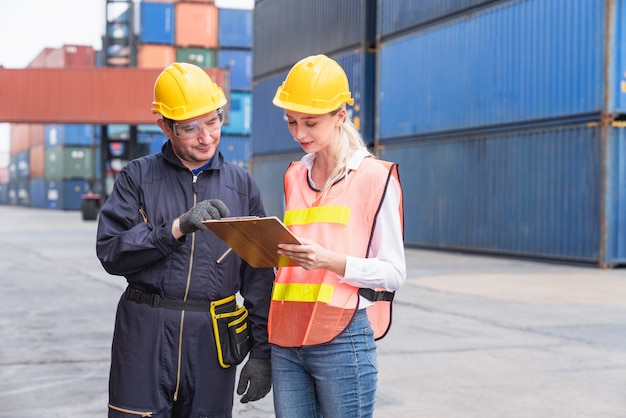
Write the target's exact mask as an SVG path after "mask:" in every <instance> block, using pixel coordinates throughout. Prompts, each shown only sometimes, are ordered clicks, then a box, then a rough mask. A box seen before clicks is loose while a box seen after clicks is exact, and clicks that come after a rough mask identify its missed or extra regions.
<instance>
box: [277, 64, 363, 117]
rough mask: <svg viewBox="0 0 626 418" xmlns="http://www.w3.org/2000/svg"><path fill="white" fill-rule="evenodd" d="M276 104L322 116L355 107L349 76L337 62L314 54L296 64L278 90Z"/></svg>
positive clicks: (287, 108) (295, 110)
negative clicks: (346, 106) (344, 106)
mask: <svg viewBox="0 0 626 418" xmlns="http://www.w3.org/2000/svg"><path fill="white" fill-rule="evenodd" d="M272 103H274V105H276V106H277V107H280V108H283V109H286V110H293V111H294V112H301V113H308V114H312V115H322V114H324V113H330V112H332V111H334V110H337V109H339V108H340V107H341V106H342V105H343V104H345V103H347V104H349V105H353V104H354V99H353V98H352V97H351V95H350V86H349V85H348V77H347V76H346V73H345V71H343V68H341V66H340V65H339V64H337V62H336V61H335V60H332V59H330V58H328V57H327V56H326V55H321V54H320V55H313V56H310V57H307V58H304V59H302V60H300V61H298V62H297V63H296V65H294V66H293V67H292V68H291V70H290V71H289V74H287V78H286V79H285V81H283V83H282V84H281V85H280V87H278V89H277V90H276V95H275V96H274V100H272Z"/></svg>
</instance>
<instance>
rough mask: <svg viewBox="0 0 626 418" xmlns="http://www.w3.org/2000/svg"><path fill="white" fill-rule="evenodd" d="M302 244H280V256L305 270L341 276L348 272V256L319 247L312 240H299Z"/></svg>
mask: <svg viewBox="0 0 626 418" xmlns="http://www.w3.org/2000/svg"><path fill="white" fill-rule="evenodd" d="M298 241H300V242H301V243H302V244H301V245H297V244H279V245H278V254H280V255H282V256H285V257H287V258H290V259H292V260H293V261H295V262H296V263H298V265H300V267H302V268H303V269H305V270H314V269H326V270H330V271H333V272H335V273H337V274H338V275H340V276H343V274H344V273H345V271H346V256H345V255H343V254H339V253H336V252H334V251H331V250H327V249H326V248H324V247H322V246H320V245H318V244H317V243H316V242H315V241H311V240H310V239H305V238H298Z"/></svg>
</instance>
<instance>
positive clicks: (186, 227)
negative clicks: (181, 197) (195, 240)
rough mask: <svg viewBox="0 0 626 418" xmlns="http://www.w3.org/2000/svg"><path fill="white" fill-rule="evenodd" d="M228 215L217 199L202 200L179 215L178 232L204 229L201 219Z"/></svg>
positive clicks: (188, 232)
mask: <svg viewBox="0 0 626 418" xmlns="http://www.w3.org/2000/svg"><path fill="white" fill-rule="evenodd" d="M227 216H230V211H229V210H228V208H227V207H226V205H225V204H224V202H222V201H221V200H219V199H209V200H203V201H202V202H200V203H198V204H196V206H194V207H193V208H191V209H189V211H188V212H186V213H184V214H182V215H180V217H179V218H178V219H179V221H180V232H182V233H183V235H187V234H191V233H192V232H196V231H200V230H204V229H206V226H204V225H203V224H202V221H208V220H211V219H221V218H225V217H227Z"/></svg>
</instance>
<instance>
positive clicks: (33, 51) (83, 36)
mask: <svg viewBox="0 0 626 418" xmlns="http://www.w3.org/2000/svg"><path fill="white" fill-rule="evenodd" d="M216 4H217V5H218V7H229V8H248V9H249V8H252V7H253V6H254V0H217V1H216ZM105 8H106V1H105V0H2V22H1V23H0V66H4V67H5V68H25V67H27V66H28V64H30V62H31V61H32V60H33V59H35V57H36V56H37V55H39V53H40V52H41V51H42V50H43V49H44V48H59V47H61V46H63V45H69V44H74V45H91V46H93V47H94V48H95V49H101V48H102V39H101V37H102V35H103V34H104V30H105V26H106V21H105V16H106V14H105ZM8 135H9V131H8V126H7V125H6V124H1V123H0V151H3V150H5V149H8V142H7V138H8Z"/></svg>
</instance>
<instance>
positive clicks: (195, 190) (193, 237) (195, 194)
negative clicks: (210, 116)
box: [174, 173, 200, 402]
mask: <svg viewBox="0 0 626 418" xmlns="http://www.w3.org/2000/svg"><path fill="white" fill-rule="evenodd" d="M198 174H200V173H198ZM196 180H198V176H197V175H196V174H194V175H193V182H192V187H193V205H194V206H196V203H197V199H198V184H197V183H196ZM195 244H196V233H195V232H194V233H192V234H191V254H190V257H189V269H188V270H187V286H186V287H185V297H184V298H183V301H185V302H186V301H187V296H188V295H189V284H190V283H191V270H192V268H193V255H194V249H195ZM184 322H185V311H184V310H183V311H181V312H180V332H179V335H178V365H177V368H176V390H175V391H174V402H175V401H176V400H178V390H179V389H180V368H181V367H180V365H181V363H182V356H183V324H184Z"/></svg>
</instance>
